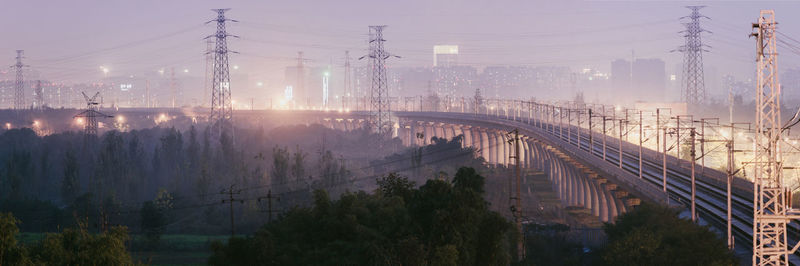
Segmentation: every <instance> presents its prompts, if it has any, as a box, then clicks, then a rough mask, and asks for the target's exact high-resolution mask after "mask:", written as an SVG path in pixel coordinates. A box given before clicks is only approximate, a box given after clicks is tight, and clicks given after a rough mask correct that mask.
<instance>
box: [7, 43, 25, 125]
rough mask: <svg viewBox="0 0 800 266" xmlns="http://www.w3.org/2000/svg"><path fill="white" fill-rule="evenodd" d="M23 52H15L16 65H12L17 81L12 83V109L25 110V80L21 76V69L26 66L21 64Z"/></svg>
mask: <svg viewBox="0 0 800 266" xmlns="http://www.w3.org/2000/svg"><path fill="white" fill-rule="evenodd" d="M23 52H24V51H23V50H17V63H16V64H14V65H13V66H11V67H13V68H14V69H16V70H17V79H16V82H15V83H14V109H17V110H21V109H25V78H24V77H23V76H22V68H23V67H26V65H24V64H22V58H25V57H23V56H22V54H23Z"/></svg>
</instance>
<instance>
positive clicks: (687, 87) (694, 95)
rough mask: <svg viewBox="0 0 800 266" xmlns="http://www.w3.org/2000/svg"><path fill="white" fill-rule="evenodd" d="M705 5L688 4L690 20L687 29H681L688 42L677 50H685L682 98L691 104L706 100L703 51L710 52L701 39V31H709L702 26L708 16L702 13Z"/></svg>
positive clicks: (685, 24) (686, 24)
mask: <svg viewBox="0 0 800 266" xmlns="http://www.w3.org/2000/svg"><path fill="white" fill-rule="evenodd" d="M703 7H704V6H687V7H686V8H688V9H691V10H692V13H691V14H690V15H689V16H685V17H682V18H681V19H685V18H688V19H689V22H686V23H683V25H684V26H686V30H684V31H681V33H683V34H684V35H683V36H684V37H686V43H685V44H684V45H682V46H680V47H678V50H677V51H680V52H683V91H682V93H681V100H683V101H684V102H686V103H689V104H695V105H696V104H700V103H703V102H704V101H705V98H706V89H705V81H704V75H703V52H708V50H705V49H704V48H705V47H709V46H707V45H704V44H703V42H702V40H701V33H703V32H709V31H707V30H704V29H703V28H701V27H700V19H701V18H708V17H706V16H703V15H702V14H700V9H701V8H703Z"/></svg>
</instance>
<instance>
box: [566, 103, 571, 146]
mask: <svg viewBox="0 0 800 266" xmlns="http://www.w3.org/2000/svg"><path fill="white" fill-rule="evenodd" d="M567 143H569V144H572V108H568V109H567Z"/></svg>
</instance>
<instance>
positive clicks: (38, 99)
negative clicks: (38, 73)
mask: <svg viewBox="0 0 800 266" xmlns="http://www.w3.org/2000/svg"><path fill="white" fill-rule="evenodd" d="M33 93H34V97H35V98H34V104H33V107H34V108H36V110H39V111H41V110H44V91H43V90H42V81H41V80H37V81H36V88H35V89H34V90H33Z"/></svg>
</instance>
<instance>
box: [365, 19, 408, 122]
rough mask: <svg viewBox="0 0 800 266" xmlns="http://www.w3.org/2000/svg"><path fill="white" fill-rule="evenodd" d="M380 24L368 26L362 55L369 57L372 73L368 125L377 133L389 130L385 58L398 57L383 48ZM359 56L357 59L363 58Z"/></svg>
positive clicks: (383, 26) (382, 27)
mask: <svg viewBox="0 0 800 266" xmlns="http://www.w3.org/2000/svg"><path fill="white" fill-rule="evenodd" d="M384 28H386V25H382V26H369V54H368V55H366V56H364V57H369V58H370V72H371V73H372V84H371V86H370V121H369V122H370V126H372V127H373V128H374V129H375V132H377V133H379V134H385V133H388V132H391V130H392V126H393V124H392V121H391V118H390V117H389V114H390V112H391V109H390V108H391V106H390V105H389V86H388V82H387V81H388V80H387V76H386V59H388V58H389V57H392V56H394V57H398V58H399V56H396V55H392V54H390V53H389V52H387V51H386V50H384V48H383V42H385V41H386V40H384V39H383V29H384ZM364 57H361V58H359V59H363V58H364Z"/></svg>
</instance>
